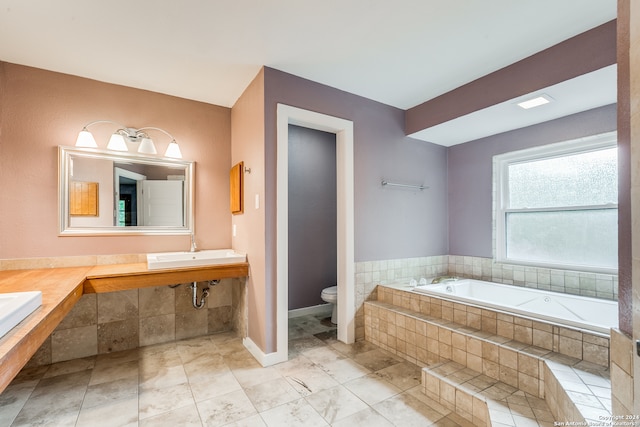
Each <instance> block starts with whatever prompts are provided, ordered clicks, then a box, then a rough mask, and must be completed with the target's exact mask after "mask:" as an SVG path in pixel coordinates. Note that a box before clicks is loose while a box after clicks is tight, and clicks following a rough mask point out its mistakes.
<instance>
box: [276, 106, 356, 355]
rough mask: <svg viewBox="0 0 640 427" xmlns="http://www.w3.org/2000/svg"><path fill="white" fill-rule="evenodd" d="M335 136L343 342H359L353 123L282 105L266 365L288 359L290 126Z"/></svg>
mask: <svg viewBox="0 0 640 427" xmlns="http://www.w3.org/2000/svg"><path fill="white" fill-rule="evenodd" d="M290 124H293V125H296V126H302V127H307V128H310V129H316V130H321V131H324V132H331V133H334V134H335V135H336V225H337V227H336V228H337V286H338V301H339V303H338V313H337V314H338V340H340V341H342V342H345V343H352V342H354V340H355V261H354V216H353V211H354V192H353V177H354V173H353V122H351V121H349V120H344V119H340V118H337V117H332V116H327V115H325V114H319V113H314V112H312V111H308V110H303V109H300V108H295V107H290V106H288V105H282V104H278V110H277V191H278V194H280V195H283V196H281V197H278V198H277V218H276V222H277V238H276V240H277V243H276V246H277V249H276V252H277V266H276V277H277V285H276V286H277V299H276V310H277V313H276V319H277V331H276V334H277V340H276V341H277V350H276V352H275V353H273V354H271V355H269V357H268V360H267V361H266V362H267V363H266V364H274V363H279V362H282V361H286V360H287V359H288V350H289V346H288V339H289V337H288V335H289V334H288V321H289V318H288V289H289V283H288V254H289V247H288V233H289V231H288V223H289V219H288V216H289V215H288V211H289V200H288V194H289V189H288V179H289V170H288V169H289V168H288V145H289V125H290Z"/></svg>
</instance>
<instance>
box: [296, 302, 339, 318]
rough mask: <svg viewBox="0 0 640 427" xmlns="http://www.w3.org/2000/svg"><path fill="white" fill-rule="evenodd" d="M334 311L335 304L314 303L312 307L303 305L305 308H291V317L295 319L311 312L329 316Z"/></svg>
mask: <svg viewBox="0 0 640 427" xmlns="http://www.w3.org/2000/svg"><path fill="white" fill-rule="evenodd" d="M332 312H333V304H329V303H327V304H320V305H314V306H312V307H303V308H296V309H293V310H289V319H293V318H295V317H302V316H308V315H311V314H327V315H329V316H331V313H332Z"/></svg>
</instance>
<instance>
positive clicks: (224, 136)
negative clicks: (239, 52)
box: [0, 62, 231, 259]
mask: <svg viewBox="0 0 640 427" xmlns="http://www.w3.org/2000/svg"><path fill="white" fill-rule="evenodd" d="M99 119H108V120H114V121H117V122H120V123H122V124H124V125H126V126H131V127H136V128H139V127H143V126H156V127H160V128H163V129H165V130H167V131H168V132H170V133H171V134H173V135H174V137H175V138H176V140H177V141H178V143H179V144H180V148H181V150H182V154H183V157H184V159H185V160H195V161H196V182H195V200H196V209H195V218H196V219H195V224H196V237H197V243H198V246H199V247H200V248H223V247H229V246H230V245H231V229H230V223H231V214H230V213H229V166H230V164H231V110H230V109H229V108H224V107H219V106H215V105H210V104H205V103H201V102H195V101H190V100H186V99H181V98H176V97H172V96H168V95H163V94H159V93H154V92H148V91H143V90H138V89H133V88H128V87H124V86H118V85H113V84H107V83H101V82H97V81H94V80H89V79H84V78H79V77H74V76H70V75H65V74H60V73H55V72H50V71H45V70H40V69H36V68H30V67H24V66H20V65H15V64H10V63H4V62H0V184H1V185H0V259H7V258H26V257H49V256H68V255H86V254H96V255H102V254H119V253H144V252H156V251H175V250H186V249H188V248H189V237H187V236H118V237H60V236H58V200H57V199H58V196H57V194H58V193H57V174H58V169H57V147H58V146H59V145H73V144H74V143H75V139H76V137H77V134H78V131H79V130H80V129H81V128H82V126H83V125H85V124H86V123H88V122H91V121H93V120H99ZM90 130H91V131H92V132H93V133H94V136H95V137H96V140H97V141H98V145H99V146H100V147H101V148H104V147H106V142H107V140H108V136H109V134H110V133H112V132H113V131H114V130H115V129H114V128H112V127H110V126H109V125H95V126H93V127H92V128H91V129H90ZM155 141H156V143H157V147H158V151H159V152H163V151H164V149H165V148H166V144H168V142H169V141H168V140H167V139H166V138H164V137H162V136H161V135H158V136H157V137H155Z"/></svg>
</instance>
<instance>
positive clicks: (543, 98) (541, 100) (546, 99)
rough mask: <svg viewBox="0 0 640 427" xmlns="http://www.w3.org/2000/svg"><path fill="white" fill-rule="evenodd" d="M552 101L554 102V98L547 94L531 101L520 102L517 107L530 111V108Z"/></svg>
mask: <svg viewBox="0 0 640 427" xmlns="http://www.w3.org/2000/svg"><path fill="white" fill-rule="evenodd" d="M551 101H553V98H551V97H550V96H549V95H547V94H542V95H539V96H536V97H535V98H530V99H527V100H524V101H521V102H518V103H517V104H516V105H517V106H518V107H520V108H524V109H525V110H528V109H530V108H535V107H539V106H541V105H544V104H548V103H550V102H551Z"/></svg>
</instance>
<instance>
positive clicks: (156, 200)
mask: <svg viewBox="0 0 640 427" xmlns="http://www.w3.org/2000/svg"><path fill="white" fill-rule="evenodd" d="M58 162H59V168H58V175H59V180H58V181H59V184H58V191H59V195H58V203H59V218H60V220H59V223H60V235H75V236H81V235H105V234H117V235H123V234H190V233H191V232H192V231H193V179H194V168H195V163H194V162H189V161H184V160H174V159H167V158H156V157H144V156H140V155H137V154H132V153H127V152H124V153H115V152H112V151H104V150H98V149H93V148H76V147H62V146H61V147H58ZM85 183H86V184H87V185H89V186H90V188H93V187H95V188H96V190H93V193H91V194H90V195H89V196H86V197H84V196H83V195H78V194H77V191H78V190H77V189H78V188H80V187H83V188H84V187H85ZM87 200H88V201H87ZM71 203H74V205H73V206H72V205H71ZM78 203H89V206H90V208H89V209H81V208H78V207H77V204H78ZM85 212H86V213H85Z"/></svg>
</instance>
